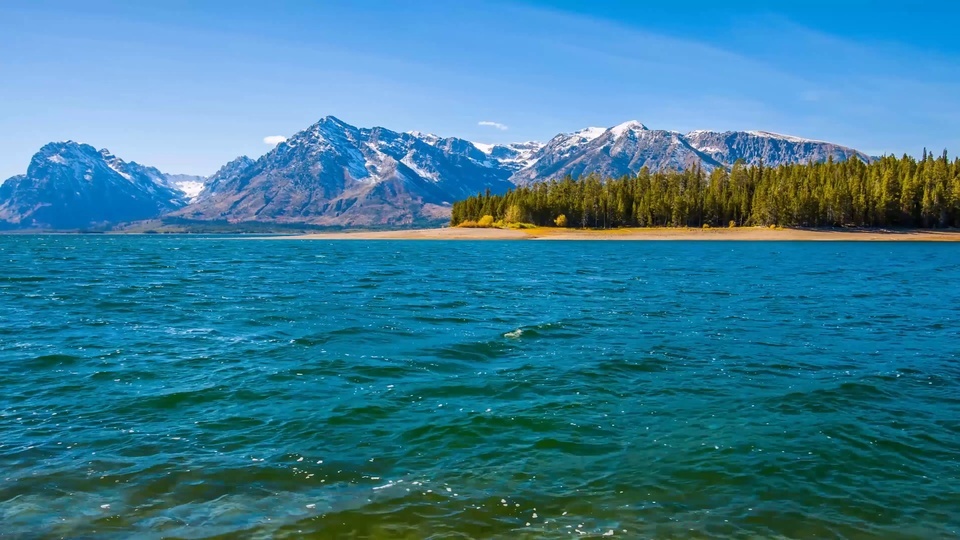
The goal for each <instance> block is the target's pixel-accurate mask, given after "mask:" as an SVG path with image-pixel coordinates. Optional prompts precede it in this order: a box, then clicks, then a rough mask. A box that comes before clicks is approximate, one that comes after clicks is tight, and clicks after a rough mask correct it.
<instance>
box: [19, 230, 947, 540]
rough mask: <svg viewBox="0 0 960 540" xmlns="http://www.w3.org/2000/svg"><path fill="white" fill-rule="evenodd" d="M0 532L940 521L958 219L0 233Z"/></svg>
mask: <svg viewBox="0 0 960 540" xmlns="http://www.w3.org/2000/svg"><path fill="white" fill-rule="evenodd" d="M0 261H2V267H0V268H2V271H0V390H2V393H0V521H2V524H3V525H2V531H0V536H3V537H5V538H6V537H9V538H41V537H42V538H45V537H51V538H53V537H68V538H91V537H97V538H132V537H136V538H210V537H213V538H238V537H242V538H246V537H249V538H299V537H313V538H338V537H345V538H491V537H497V538H567V537H571V536H573V537H581V536H597V537H603V535H607V536H614V537H621V538H814V537H817V538H925V539H926V538H956V537H958V535H960V286H958V283H960V249H958V248H957V247H956V246H954V245H950V244H916V243H869V244H867V243H778V242H767V243H739V242H734V243H727V242H716V243H699V242H686V243H684V242H632V243H631V242H512V243H511V242H393V241H344V242H325V241H284V240H262V241H261V240H251V241H246V240H234V239H224V238H194V237H151V236H144V237H112V236H111V237H104V236H0Z"/></svg>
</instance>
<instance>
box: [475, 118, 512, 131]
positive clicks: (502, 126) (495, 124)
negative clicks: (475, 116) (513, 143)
mask: <svg viewBox="0 0 960 540" xmlns="http://www.w3.org/2000/svg"><path fill="white" fill-rule="evenodd" d="M477 125H478V126H485V127H492V128H496V129H499V130H500V131H506V130H508V129H510V128H509V127H507V125H506V124H501V123H500V122H491V121H490V120H481V121H479V122H477Z"/></svg>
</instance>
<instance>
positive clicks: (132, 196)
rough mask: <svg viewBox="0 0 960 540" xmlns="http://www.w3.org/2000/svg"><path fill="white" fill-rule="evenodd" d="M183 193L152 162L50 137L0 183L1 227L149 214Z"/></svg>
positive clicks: (179, 201) (172, 204)
mask: <svg viewBox="0 0 960 540" xmlns="http://www.w3.org/2000/svg"><path fill="white" fill-rule="evenodd" d="M186 202H187V201H186V196H185V195H184V194H183V192H181V191H178V190H176V189H174V188H172V187H170V185H169V184H168V180H167V178H166V177H165V175H163V173H160V172H159V171H157V170H156V169H154V168H151V167H144V166H142V165H139V164H137V163H133V162H130V163H127V162H124V161H123V160H121V159H120V158H118V157H116V156H114V155H113V154H111V153H110V152H109V151H108V150H99V151H98V150H96V149H95V148H94V147H92V146H90V145H86V144H79V143H76V142H73V141H67V142H62V143H50V144H47V145H45V146H44V147H43V148H41V149H40V151H39V152H37V153H36V154H35V155H34V156H33V159H32V160H31V161H30V166H29V167H28V168H27V174H25V175H21V176H14V177H13V178H10V179H8V180H7V181H5V182H4V183H3V184H2V185H0V227H4V228H44V229H76V228H86V227H91V226H98V225H105V224H112V223H119V222H124V221H133V220H139V219H147V218H153V217H156V216H158V215H160V214H163V213H166V212H170V211H172V210H176V209H178V208H181V207H182V206H184V205H185V204H186Z"/></svg>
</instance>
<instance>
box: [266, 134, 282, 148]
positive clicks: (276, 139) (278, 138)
mask: <svg viewBox="0 0 960 540" xmlns="http://www.w3.org/2000/svg"><path fill="white" fill-rule="evenodd" d="M286 141H287V138H286V137H284V136H283V135H270V136H269V137H264V138H263V143H264V144H269V145H270V146H276V145H278V144H280V143H282V142H286Z"/></svg>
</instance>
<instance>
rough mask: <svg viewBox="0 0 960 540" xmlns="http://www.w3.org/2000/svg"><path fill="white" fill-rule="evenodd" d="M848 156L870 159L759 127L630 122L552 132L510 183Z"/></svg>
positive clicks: (858, 153)
mask: <svg viewBox="0 0 960 540" xmlns="http://www.w3.org/2000/svg"><path fill="white" fill-rule="evenodd" d="M852 156H857V157H858V158H860V159H862V160H864V161H870V160H871V159H872V158H870V156H867V155H866V154H864V153H862V152H858V151H856V150H853V149H851V148H846V147H843V146H839V145H836V144H832V143H827V142H822V141H813V140H809V139H802V138H799V137H792V136H788V135H777V134H773V133H768V132H763V131H747V132H744V131H727V132H722V133H721V132H714V131H694V132H691V133H688V134H685V135H684V134H682V133H679V132H676V131H665V130H653V129H649V128H647V127H646V126H644V125H643V124H641V123H640V122H637V121H635V120H634V121H630V122H624V123H622V124H619V125H616V126H614V127H611V128H607V129H604V128H587V129H584V130H581V131H577V132H574V133H570V134H560V135H557V136H556V137H554V138H553V139H551V140H550V142H548V143H547V144H546V145H544V146H543V148H541V149H540V150H539V151H538V152H536V153H535V154H533V155H532V156H531V158H530V162H531V163H530V164H529V165H528V166H527V167H525V168H523V169H521V170H519V171H517V172H516V173H514V174H513V175H512V176H511V178H510V181H511V182H512V183H514V184H518V185H522V184H531V183H536V182H543V181H546V180H551V179H559V178H563V177H567V176H570V177H573V178H576V177H579V176H583V175H586V174H598V175H600V176H602V177H619V176H623V175H627V174H636V173H637V172H638V171H639V170H640V169H641V168H643V167H647V168H648V169H649V170H651V171H656V170H664V169H672V170H680V169H685V168H689V167H693V166H695V165H699V166H700V167H702V168H703V169H704V170H705V171H708V172H709V171H711V170H713V169H715V168H717V167H726V168H729V167H731V166H733V164H734V163H736V162H737V161H738V160H743V161H745V162H746V163H747V164H751V165H752V164H757V163H760V162H761V161H762V162H763V163H765V164H767V165H770V166H777V165H781V164H785V163H807V162H809V161H825V160H827V159H828V158H830V157H832V158H833V159H835V160H838V161H843V160H847V159H850V158H851V157H852Z"/></svg>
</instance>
